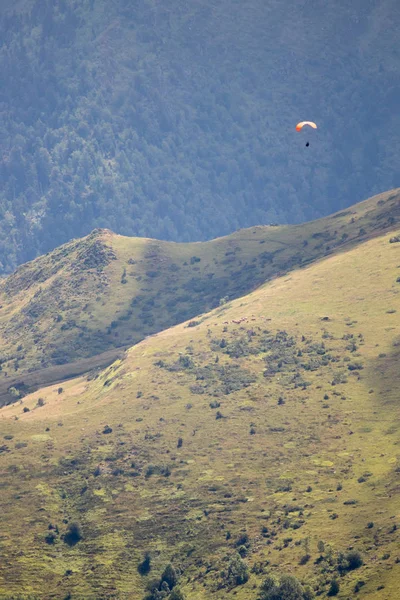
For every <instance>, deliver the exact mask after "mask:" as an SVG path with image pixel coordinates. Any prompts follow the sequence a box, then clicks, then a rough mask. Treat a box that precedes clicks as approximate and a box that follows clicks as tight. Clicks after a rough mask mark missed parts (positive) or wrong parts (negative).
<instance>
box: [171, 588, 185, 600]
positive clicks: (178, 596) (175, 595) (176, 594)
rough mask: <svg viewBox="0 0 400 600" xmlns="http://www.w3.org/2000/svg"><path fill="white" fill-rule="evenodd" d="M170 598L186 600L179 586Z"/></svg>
mask: <svg viewBox="0 0 400 600" xmlns="http://www.w3.org/2000/svg"><path fill="white" fill-rule="evenodd" d="M168 600H185V596H184V594H183V592H182V591H181V590H180V589H179V588H175V589H174V590H172V594H171V595H170V596H169V599H168Z"/></svg>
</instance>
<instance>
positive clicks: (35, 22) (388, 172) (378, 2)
mask: <svg viewBox="0 0 400 600" xmlns="http://www.w3.org/2000/svg"><path fill="white" fill-rule="evenodd" d="M399 26H400V6H399V4H398V2H397V1H396V0H362V1H361V0H356V1H353V2H351V3H350V4H349V2H347V1H345V0H336V1H335V2H326V1H325V0H317V1H316V2H312V3H311V2H298V0H286V1H285V2H284V3H282V2H279V1H278V0H269V1H268V2H265V0H248V1H247V2H245V3H240V2H237V0H220V1H219V2H215V1H214V0H203V1H202V2H196V1H194V0H189V1H186V0H185V1H183V0H162V1H161V0H151V1H150V0H144V1H141V2H139V1H132V0H113V1H112V2H110V1H106V0H84V1H81V2H78V3H77V2H75V1H73V0H18V2H9V1H4V0H3V2H1V6H0V36H1V40H2V44H1V48H0V69H1V74H2V85H1V89H0V117H1V118H0V177H1V182H2V185H1V190H0V273H10V272H11V271H13V270H14V269H15V267H16V266H17V265H18V264H22V263H24V262H26V261H28V260H31V259H32V258H34V257H36V256H38V255H40V254H43V253H45V252H47V251H49V250H52V249H54V248H55V247H57V246H59V245H60V244H62V243H65V242H67V241H68V240H70V239H72V238H77V237H82V236H85V235H87V234H89V233H90V231H92V230H93V229H94V228H109V229H112V230H113V231H115V232H116V233H118V234H122V235H126V236H132V235H135V236H141V237H143V236H144V237H151V238H158V239H163V240H172V241H180V242H193V241H198V240H206V239H212V238H214V237H217V236H221V235H226V234H228V233H229V232H231V231H233V230H235V229H237V228H238V227H250V226H253V225H255V224H260V223H271V222H272V223H274V222H278V223H281V224H285V223H298V222H301V221H308V220H311V219H315V218H318V217H321V216H324V215H327V214H330V213H332V212H334V211H337V210H340V209H342V208H344V207H347V206H348V205H350V204H352V203H354V202H355V201H357V200H361V199H363V198H366V197H369V196H371V195H372V194H375V193H378V192H381V191H382V190H385V189H389V188H392V187H395V186H398V185H399V179H398V167H397V155H398V151H397V148H398V132H399V128H400V117H399V111H398V97H399V72H398V56H397V46H398V43H397V42H398V30H399ZM300 119H313V120H315V121H317V122H318V125H319V130H318V131H317V132H312V133H310V134H309V133H306V132H303V133H302V134H297V133H296V132H295V130H294V126H295V124H296V122H297V121H298V120H300ZM308 139H309V140H310V142H311V144H310V147H309V148H306V147H305V142H306V140H308Z"/></svg>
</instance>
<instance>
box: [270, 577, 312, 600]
mask: <svg viewBox="0 0 400 600" xmlns="http://www.w3.org/2000/svg"><path fill="white" fill-rule="evenodd" d="M260 592H261V594H260V600H312V598H313V597H314V594H313V592H312V590H311V589H310V588H309V587H303V586H302V585H301V583H300V582H299V581H298V579H296V577H293V576H292V575H282V577H281V578H280V580H279V581H278V580H277V579H275V577H273V576H271V575H269V576H268V577H266V579H264V581H263V583H262V585H261V588H260Z"/></svg>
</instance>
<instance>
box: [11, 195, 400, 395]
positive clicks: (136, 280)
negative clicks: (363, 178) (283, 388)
mask: <svg viewBox="0 0 400 600" xmlns="http://www.w3.org/2000/svg"><path fill="white" fill-rule="evenodd" d="M399 222H400V196H399V193H398V191H397V190H393V191H391V192H388V193H385V194H381V195H380V196H376V197H374V198H371V199H370V200H367V201H365V202H362V203H360V204H357V205H355V206H354V207H352V208H350V209H348V210H346V211H342V212H341V213H338V214H336V215H333V216H331V217H328V218H324V219H320V220H318V221H314V222H312V223H307V224H305V225H298V226H280V227H275V226H260V227H253V228H251V229H245V230H241V231H238V232H236V233H234V234H232V235H230V236H227V237H224V238H220V239H216V240H212V241H210V242H202V243H193V244H175V243H168V242H160V241H157V240H150V239H142V238H127V237H123V236H118V235H115V234H113V233H112V232H110V231H107V230H97V231H94V232H93V233H92V234H91V235H90V236H88V237H86V238H83V239H81V240H74V241H72V242H70V243H69V244H66V245H65V246H62V247H60V248H58V249H57V250H55V251H54V252H51V253H49V254H47V255H46V256H43V257H41V258H38V259H37V260H35V261H33V262H31V263H27V264H26V265H23V266H22V267H20V268H19V269H17V271H16V272H15V273H14V274H13V275H11V276H9V277H8V278H6V279H5V280H3V281H2V282H0V343H1V354H0V405H1V404H4V403H6V402H9V401H12V400H13V399H15V397H18V395H19V394H20V393H22V394H23V393H25V392H26V390H27V389H30V388H31V386H36V385H37V379H38V378H37V372H38V371H40V372H42V379H41V381H42V383H46V382H49V383H52V382H53V381H54V372H53V371H46V369H49V368H51V367H54V366H56V367H57V368H58V370H59V372H60V375H59V378H60V379H63V378H64V379H65V378H67V377H70V376H73V375H76V374H78V373H79V363H78V364H77V361H79V360H80V359H83V358H85V359H86V358H93V357H96V356H98V355H100V354H103V353H104V352H108V351H110V350H113V349H115V348H127V347H130V346H132V345H134V344H135V343H137V342H139V341H140V340H142V339H144V338H145V337H146V336H148V335H152V334H154V333H157V332H159V331H162V330H164V329H167V328H168V327H171V326H173V325H176V324H178V323H181V322H183V321H186V320H187V319H190V318H195V317H196V316H197V315H199V314H200V313H204V312H206V311H209V310H212V309H213V308H216V307H218V306H219V304H220V301H221V300H222V299H227V300H231V299H234V298H238V297H241V296H244V295H245V294H248V293H249V292H251V291H253V290H255V289H256V288H258V287H259V286H260V285H261V284H263V283H264V282H265V281H267V280H270V279H271V278H273V277H277V276H281V275H282V274H284V273H288V272H291V271H292V270H294V269H297V268H299V267H304V266H305V265H307V264H309V263H311V262H313V261H315V260H318V259H320V258H322V257H327V256H330V255H332V254H335V253H338V252H343V251H346V250H348V249H349V248H351V247H353V246H354V245H357V244H360V243H363V242H365V241H366V240H368V239H370V238H371V237H374V236H376V235H381V234H382V233H383V232H385V231H391V230H393V228H395V227H396V223H399ZM111 360H113V356H112V357H111ZM91 364H92V366H93V367H94V366H96V361H95V360H94V361H92V363H91ZM98 364H99V366H104V357H103V358H100V360H99V362H98ZM87 369H88V365H87V364H86V363H83V364H82V367H81V371H80V372H81V373H82V372H85V371H87ZM57 373H58V371H57ZM9 388H14V390H13V391H12V393H11V394H10V393H9V392H8V390H9Z"/></svg>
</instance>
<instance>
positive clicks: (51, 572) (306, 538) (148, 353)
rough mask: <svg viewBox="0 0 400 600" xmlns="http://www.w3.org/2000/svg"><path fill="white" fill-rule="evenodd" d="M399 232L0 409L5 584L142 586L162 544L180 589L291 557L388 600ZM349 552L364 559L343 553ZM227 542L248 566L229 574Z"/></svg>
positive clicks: (267, 569) (16, 587) (394, 498)
mask: <svg viewBox="0 0 400 600" xmlns="http://www.w3.org/2000/svg"><path fill="white" fill-rule="evenodd" d="M348 217H349V215H346V217H345V218H348ZM397 232H398V228H397V229H396V230H394V232H385V233H384V234H383V235H381V236H373V237H372V238H371V239H368V240H365V241H364V242H363V243H362V244H357V245H354V246H353V247H348V249H347V250H346V251H341V252H339V253H337V254H334V255H330V256H327V257H324V259H323V260H319V261H316V262H314V263H312V264H308V265H306V266H305V267H304V268H301V269H293V270H292V271H291V272H288V273H286V274H285V275H283V276H280V277H276V278H274V279H272V280H271V281H269V282H267V283H265V284H264V285H261V286H259V287H258V288H257V289H255V290H254V291H253V292H251V293H250V294H248V295H245V296H243V297H240V298H238V299H236V300H230V301H228V302H227V303H225V304H222V305H221V306H218V307H216V308H215V309H214V310H212V311H211V312H210V313H206V314H203V315H201V316H200V317H199V318H198V319H196V323H194V324H193V325H192V326H190V327H189V326H188V325H189V322H185V323H181V324H178V325H176V326H174V327H173V328H169V329H166V330H164V331H161V332H159V333H157V334H155V335H154V336H152V337H148V338H147V339H145V340H143V341H141V342H140V343H138V344H136V345H135V346H134V347H132V348H131V349H129V350H128V351H127V352H126V353H125V355H124V357H123V358H122V359H121V360H117V361H116V362H115V363H113V364H112V365H110V366H109V367H107V368H106V369H104V370H103V371H101V372H97V373H93V374H91V375H89V376H87V377H80V378H78V379H75V380H71V381H68V382H65V383H63V385H62V386H61V388H62V389H61V391H60V389H59V386H50V387H49V388H45V389H40V390H38V391H37V392H35V393H33V394H31V395H28V396H26V397H25V398H23V399H22V400H21V401H20V402H19V403H16V404H13V405H10V406H7V407H3V408H2V409H1V412H0V415H1V417H0V418H1V423H2V430H3V431H4V446H3V450H2V453H1V454H0V461H1V464H2V468H3V473H4V488H3V506H4V508H3V514H4V517H5V518H4V520H3V525H2V526H3V531H2V538H1V539H2V540H3V544H4V550H5V559H6V560H5V564H4V566H5V568H4V569H3V571H2V573H1V576H2V577H3V581H4V582H5V583H4V584H3V583H0V590H1V592H0V593H2V594H3V596H4V598H7V595H10V594H18V593H21V592H22V593H27V592H28V591H29V593H31V594H35V593H36V594H39V595H40V596H41V597H44V598H46V600H47V597H49V598H50V597H52V596H53V595H57V594H60V593H61V594H64V595H66V594H68V593H70V594H71V595H72V597H73V596H74V595H75V596H77V597H78V598H79V597H85V598H90V599H91V598H93V599H94V598H96V599H103V598H107V597H109V596H110V595H111V596H113V595H114V597H117V598H127V599H128V598H132V600H136V599H137V600H142V599H143V598H144V597H146V589H145V588H146V586H148V587H149V586H151V585H152V584H151V582H152V581H154V580H156V579H157V581H159V578H160V577H161V574H162V573H163V570H164V568H165V566H166V564H167V563H168V562H172V563H173V565H174V566H175V567H176V568H178V567H179V569H180V571H181V575H180V582H179V585H180V587H181V590H182V592H183V593H184V594H185V596H186V597H187V598H190V599H191V600H192V599H193V600H203V599H204V598H207V599H209V598H212V599H214V598H215V600H220V599H221V600H222V598H227V597H228V598H229V597H236V598H238V599H239V600H244V599H246V600H252V599H253V598H254V600H255V599H256V598H258V597H259V588H260V585H261V582H262V580H263V579H264V578H265V577H266V576H267V575H274V576H282V575H284V574H285V573H290V574H291V575H295V576H296V577H297V578H298V579H299V580H300V581H302V582H303V583H304V584H305V585H306V584H308V585H310V586H311V588H312V589H313V590H314V592H315V593H317V594H318V595H319V596H320V597H322V598H325V597H329V589H330V586H331V583H332V581H333V580H335V581H336V580H337V581H338V582H339V587H340V590H339V593H338V598H343V599H345V598H348V597H351V596H352V595H354V594H355V593H357V592H356V589H357V590H361V587H362V591H361V594H362V597H365V598H368V599H371V600H392V598H393V597H394V594H395V593H396V590H397V586H398V569H399V561H398V558H399V557H398V535H399V528H398V520H399V514H400V513H399V504H398V493H397V492H398V485H399V483H398V473H399V460H400V457H399V452H398V443H399V439H398V434H399V407H398V394H397V390H398V377H399V373H398V369H397V368H396V365H397V364H398V356H399V354H398V353H399V346H398V336H399V328H398V314H399V311H400V306H399V299H400V288H399V283H398V278H399V272H398V265H399V260H398V250H399V248H400V245H399V243H391V240H392V239H394V238H396V237H397ZM394 233H395V235H394ZM317 239H318V238H317ZM40 399H41V400H40ZM74 522H77V523H78V524H79V526H80V530H81V535H82V539H81V540H80V541H79V542H77V543H76V544H75V545H73V546H68V544H67V543H66V542H65V539H68V538H65V536H66V535H67V532H68V527H69V525H70V524H71V523H74ZM27 523H29V526H27ZM10 524H12V525H11V526H10ZM49 525H51V526H52V527H53V529H51V530H50V532H52V536H51V543H50V542H49V543H47V542H46V541H45V538H46V536H47V535H48V533H47V532H48V531H49V529H48V527H49ZM320 542H321V543H320ZM352 551H354V552H359V553H360V556H361V560H362V562H363V564H362V565H361V564H359V563H358V564H357V566H355V567H354V568H353V567H352V568H350V569H349V568H348V567H347V566H346V565H347V564H348V563H346V560H347V559H346V558H345V557H346V556H347V555H348V553H349V552H352ZM21 552H22V554H21ZM146 552H148V553H149V555H150V557H151V572H150V574H149V575H143V574H140V569H139V570H138V568H139V566H140V564H141V563H142V561H143V560H144V557H145V556H146ZM238 552H239V553H240V556H241V560H242V561H243V563H244V565H245V566H247V569H248V576H249V580H248V582H246V583H243V582H240V581H239V582H238V581H237V580H236V579H235V578H234V577H233V578H232V569H233V568H234V565H235V564H236V563H237V560H238V559H237V555H238ZM304 557H307V558H304ZM235 561H236V563H235ZM239 564H241V563H239ZM39 565H40V568H39ZM67 572H68V575H66V573H67ZM1 581H2V580H1V579H0V582H1ZM361 582H362V583H361ZM157 585H158V584H157ZM1 586H3V587H1ZM149 594H150V592H147V597H149ZM155 597H156V596H155Z"/></svg>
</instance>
